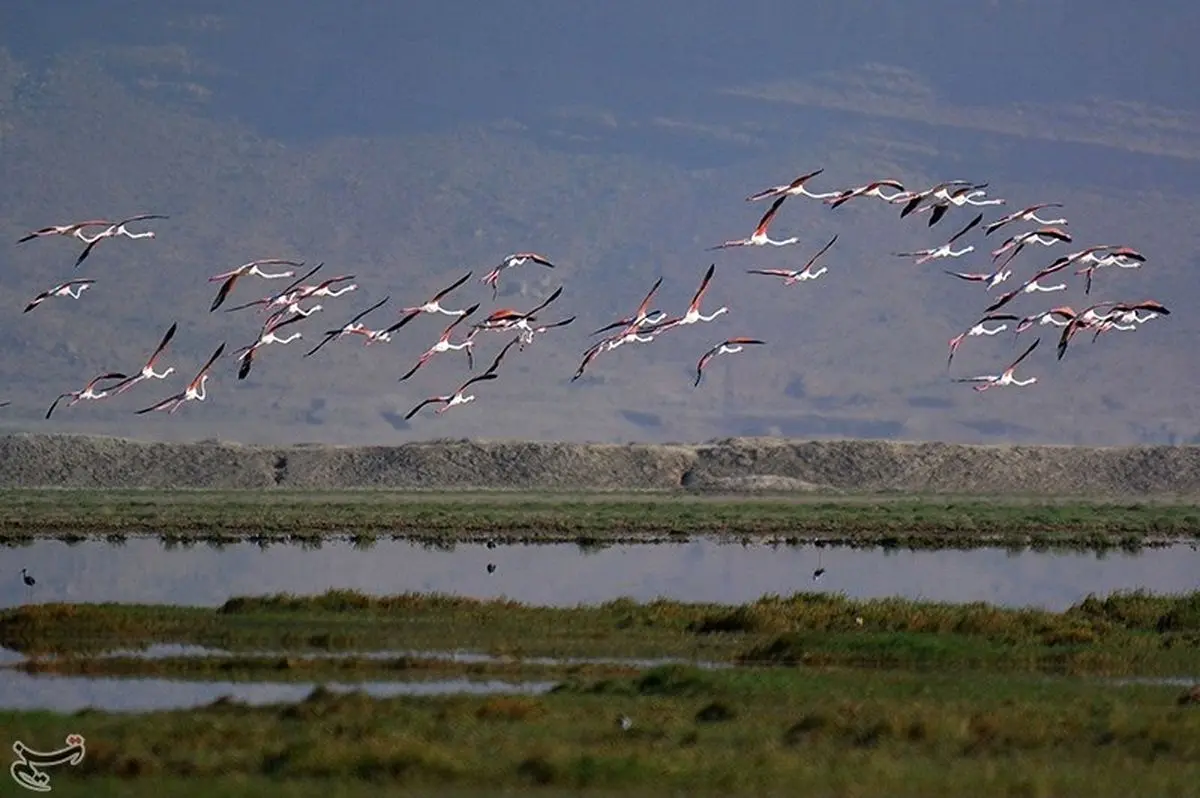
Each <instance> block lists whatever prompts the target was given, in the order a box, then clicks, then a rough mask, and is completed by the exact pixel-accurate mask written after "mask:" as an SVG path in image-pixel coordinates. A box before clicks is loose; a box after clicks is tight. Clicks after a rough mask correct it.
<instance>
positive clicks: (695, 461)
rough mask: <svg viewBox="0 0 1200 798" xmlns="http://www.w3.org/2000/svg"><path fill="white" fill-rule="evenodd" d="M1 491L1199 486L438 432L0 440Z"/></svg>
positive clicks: (1055, 467)
mask: <svg viewBox="0 0 1200 798" xmlns="http://www.w3.org/2000/svg"><path fill="white" fill-rule="evenodd" d="M0 487H6V488H12V487H64V488H220V489H238V488H246V489H271V488H311V489H343V488H398V489H404V488H422V489H462V488H478V489H496V490H572V491H581V490H582V491H586V490H626V491H629V490H678V489H681V488H686V489H691V490H703V491H716V492H737V491H746V490H773V491H780V490H782V491H797V492H811V491H836V492H842V491H847V492H858V493H879V492H903V493H958V494H979V495H1001V494H1007V495H1012V494H1029V495H1042V496H1068V495H1076V496H1078V495H1096V496H1106V497H1112V496H1154V495H1164V494H1172V495H1187V496H1200V447H1196V446H1187V447H1167V446H1162V447H1143V448H1138V447H1130V448H1112V449H1092V448H1085V447H1068V446H1060V447H1051V446H964V445H955V444H944V443H892V442H885V441H844V442H834V441H825V442H822V441H786V440H776V439H764V438H743V439H730V440H724V441H716V442H712V443H706V444H674V445H648V444H631V445H626V446H621V445H610V444H570V443H535V442H526V441H466V440H464V441H433V442H428V443H411V444H405V445H402V446H358V447H355V446H287V447H270V446H267V447H260V446H245V445H240V444H232V443H221V442H201V443H190V444H173V443H142V442H138V441H131V440H124V439H120V438H103V437H92V436H70V435H9V436H4V437H0Z"/></svg>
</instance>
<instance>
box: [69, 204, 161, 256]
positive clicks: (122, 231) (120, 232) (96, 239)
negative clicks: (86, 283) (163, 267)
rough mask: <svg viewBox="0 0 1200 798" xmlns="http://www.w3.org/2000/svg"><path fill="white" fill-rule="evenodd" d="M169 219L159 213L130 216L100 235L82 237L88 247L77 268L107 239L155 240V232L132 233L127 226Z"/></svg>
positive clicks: (111, 225) (82, 253)
mask: <svg viewBox="0 0 1200 798" xmlns="http://www.w3.org/2000/svg"><path fill="white" fill-rule="evenodd" d="M168 218H170V217H168V216H163V215H161V214H157V213H143V214H141V215H139V216H130V217H129V218H128V219H122V220H121V221H119V222H117V223H116V224H110V225H109V226H108V227H106V228H105V229H103V230H101V231H100V232H99V233H96V235H94V236H92V237H91V238H87V237H86V236H80V240H82V241H86V242H87V246H86V247H84V248H83V252H80V253H79V257H78V258H76V259H75V268H76V269H78V268H79V264H81V263H83V262H84V260H86V259H87V256H88V255H90V254H92V250H93V249H94V248H95V246H96V245H97V244H99V243H100V242H101V241H103V240H104V239H106V238H115V237H116V236H125V237H126V238H154V231H153V230H147V231H146V232H144V233H131V232H129V230H128V229H126V227H125V225H127V224H131V223H132V222H142V221H146V220H148V219H168Z"/></svg>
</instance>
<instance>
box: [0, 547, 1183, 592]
mask: <svg viewBox="0 0 1200 798" xmlns="http://www.w3.org/2000/svg"><path fill="white" fill-rule="evenodd" d="M0 563H2V565H0V569H2V573H0V606H15V605H18V604H22V603H27V602H48V601H72V602H99V601H113V602H137V603H147V604H158V603H165V604H184V605H197V606H216V605H220V604H221V603H223V602H224V601H225V600H226V599H228V598H230V597H232V596H245V595H261V594H264V593H276V592H287V593H296V594H311V593H320V592H323V591H326V590H329V589H332V588H344V589H354V590H359V591H362V592H364V593H371V594H395V593H402V592H405V591H418V592H431V591H436V592H441V593H450V594H456V595H463V596H472V597H476V598H494V597H499V596H506V597H508V598H510V599H514V600H517V601H522V602H527V603H533V604H540V605H548V606H564V605H575V604H580V603H585V604H593V603H598V602H603V601H608V600H610V599H614V598H619V597H629V598H633V599H636V600H641V601H644V600H650V599H653V598H656V597H665V598H671V599H678V600H682V601H705V602H720V603H743V602H746V601H752V600H754V599H757V598H759V597H760V596H762V595H763V594H767V593H779V594H785V595H786V594H790V593H794V592H797V591H805V590H819V591H832V592H839V593H845V594H846V595H848V596H851V597H859V598H873V597H885V596H903V597H907V598H924V599H930V600H936V601H951V602H968V601H986V602H990V603H994V604H999V605H1004V606H1037V607H1044V608H1048V609H1063V608H1065V607H1067V606H1069V605H1071V604H1073V603H1075V602H1077V601H1079V600H1080V599H1082V598H1083V597H1085V596H1086V595H1087V594H1088V593H1096V594H1101V595H1103V594H1108V593H1111V592H1114V591H1117V590H1133V589H1138V588H1143V589H1146V590H1151V591H1154V592H1185V591H1191V590H1196V589H1200V552H1197V551H1196V550H1194V549H1193V548H1192V547H1191V546H1190V545H1187V544H1180V545H1175V546H1170V547H1166V548H1159V549H1145V550H1143V551H1142V552H1140V553H1137V554H1131V553H1127V552H1119V551H1118V552H1110V553H1104V554H1097V553H1045V552H1035V551H1022V552H1007V551H1005V550H1002V549H973V550H968V551H960V550H936V551H928V550H925V551H909V550H886V549H882V548H875V549H851V548H830V547H827V548H824V549H818V548H816V547H813V546H784V545H779V546H773V545H770V544H740V543H722V542H719V541H716V540H713V539H710V538H702V539H697V540H691V541H688V542H686V543H678V544H631V545H624V546H612V547H609V548H604V549H599V550H584V549H581V548H580V547H578V546H576V545H574V544H542V545H509V546H504V545H502V546H497V547H496V548H494V549H488V548H487V547H486V546H485V545H483V544H461V545H458V546H455V547H454V548H453V549H437V548H426V547H423V546H421V545H420V544H417V543H413V542H411V541H399V540H396V541H393V540H382V541H379V542H378V543H377V544H376V545H374V546H372V547H370V548H356V547H355V546H354V545H352V544H351V543H348V542H344V541H333V542H328V543H325V544H324V545H322V546H321V547H320V548H318V549H309V548H304V547H301V546H294V545H279V546H272V547H270V548H267V549H265V550H264V549H260V548H259V547H258V546H255V545H253V544H250V543H244V544H243V543H239V544H233V545H228V546H225V547H223V548H215V547H211V546H208V545H205V544H202V543H201V544H197V545H195V546H193V547H190V548H186V547H174V548H168V547H166V546H164V545H163V544H162V543H160V542H159V541H158V540H157V539H155V538H131V539H130V540H129V541H128V542H127V543H126V544H125V545H123V546H114V545H111V544H108V543H105V542H103V541H85V542H82V543H78V544H76V545H67V544H65V543H61V542H59V541H55V540H43V541H37V542H34V543H32V544H30V545H28V546H24V547H20V548H8V549H3V550H0ZM488 563H493V564H495V566H496V569H495V571H494V572H493V573H488V572H487V570H486V566H487V565H488ZM22 567H26V568H28V569H29V571H30V573H32V574H33V575H35V576H36V577H37V580H38V582H37V584H36V585H35V586H34V587H33V588H26V587H25V586H24V585H23V584H22V582H21V574H20V570H21V568H22ZM818 567H822V568H824V569H825V574H824V576H823V577H822V579H821V580H820V581H814V580H813V578H812V575H813V571H814V570H815V569H817V568H818Z"/></svg>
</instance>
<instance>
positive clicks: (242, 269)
mask: <svg viewBox="0 0 1200 798" xmlns="http://www.w3.org/2000/svg"><path fill="white" fill-rule="evenodd" d="M303 265H304V262H303V261H294V260H285V259H283V258H263V259H261V260H252V261H250V262H249V263H243V264H242V265H241V266H238V267H237V268H236V269H234V270H233V271H228V272H222V273H221V274H214V275H213V276H212V277H209V278H208V281H209V282H210V283H215V282H216V281H217V280H224V281H225V282H223V283H221V287H220V288H219V289H218V290H217V296H216V298H215V299H213V302H212V306H211V307H210V308H209V309H208V311H209V313H211V312H213V311H214V310H216V309H217V308H219V307H221V303H223V302H224V301H225V298H226V297H228V296H229V292H230V291H232V290H233V286H234V284H235V283H236V282H237V281H238V278H239V277H246V276H247V275H253V276H255V277H261V278H263V279H264V280H278V279H280V278H281V277H295V276H296V272H294V271H292V270H291V269H287V270H286V271H282V272H264V271H263V270H262V269H260V268H259V266H296V267H300V266H303Z"/></svg>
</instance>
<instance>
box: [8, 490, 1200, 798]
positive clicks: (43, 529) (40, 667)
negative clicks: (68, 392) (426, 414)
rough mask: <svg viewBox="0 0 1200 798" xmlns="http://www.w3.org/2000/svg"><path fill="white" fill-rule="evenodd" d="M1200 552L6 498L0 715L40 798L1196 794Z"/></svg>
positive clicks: (1171, 538) (944, 516) (558, 513)
mask: <svg viewBox="0 0 1200 798" xmlns="http://www.w3.org/2000/svg"><path fill="white" fill-rule="evenodd" d="M1198 533H1200V509H1198V508H1197V507H1196V506H1195V505H1194V504H1192V503H1189V502H1188V501H1184V500H1180V499H1177V498H1158V499H1139V500H1137V501H1133V500H1120V501H1102V500H1097V499H1093V498H1065V499H1053V498H1047V497H1038V496H1009V497H984V498H981V497H972V496H948V495H938V496H932V495H883V496H879V495H876V496H866V495H862V496H858V495H850V494H843V495H837V496H831V495H823V494H822V495H811V494H788V495H784V494H767V493H763V494H755V495H738V496H728V495H720V496H718V495H709V494H697V493H686V492H683V493H681V492H660V493H652V492H648V493H631V492H625V493H554V492H545V493H536V494H527V493H515V492H503V491H495V492H486V491H463V492H445V491H441V492H432V491H430V492H414V491H410V492H404V493H397V492H384V491H370V490H365V491H341V492H333V491H324V492H322V491H297V490H291V489H278V490H271V491H262V492H251V491H227V490H222V491H158V490H145V491H142V490H119V491H92V490H44V489H39V490H11V491H0V541H2V542H3V543H5V544H7V547H6V548H3V549H0V557H3V558H4V562H5V564H6V565H11V566H12V567H10V568H9V570H10V571H12V572H13V573H14V574H16V572H17V571H19V569H20V567H28V568H29V571H30V573H32V574H35V575H36V576H37V582H36V584H35V585H32V586H26V585H23V584H21V582H20V575H19V574H16V576H15V577H12V576H10V577H9V578H8V579H6V580H5V581H4V583H3V584H2V585H0V728H3V729H5V730H6V731H9V730H12V731H11V734H12V736H13V737H14V739H20V740H23V741H26V742H27V743H30V744H31V745H32V744H35V743H41V744H42V745H43V746H45V745H49V744H52V743H53V742H55V741H60V740H61V739H62V738H63V737H64V736H65V735H66V734H70V733H79V734H82V735H84V736H85V738H86V739H87V755H86V757H85V758H84V760H83V761H82V762H81V763H80V764H79V765H78V766H77V767H71V768H62V769H59V770H56V771H55V772H54V774H53V780H54V791H55V792H56V793H59V794H62V795H76V794H79V795H83V794H86V795H89V796H95V795H101V796H103V795H122V796H135V797H136V796H141V795H152V794H153V795H160V794H164V793H166V794H171V795H184V796H189V795H197V796H200V795H204V796H241V795H246V796H249V795H256V796H257V795H263V794H271V795H292V796H307V795H317V794H318V793H319V794H320V796H321V798H330V796H365V795H368V794H370V795H377V794H379V792H380V790H381V789H383V790H386V792H387V793H388V794H399V795H423V796H436V797H437V798H450V797H451V796H464V798H465V796H468V795H470V796H478V795H491V794H496V793H498V792H500V793H504V792H512V791H521V790H528V789H532V788H536V794H538V795H542V796H559V795H568V794H570V795H579V794H584V795H595V796H602V795H612V794H620V795H633V796H639V795H644V796H660V795H671V794H680V793H685V794H689V795H692V794H695V795H730V794H739V795H741V794H746V795H793V794H795V789H796V784H797V783H803V784H804V785H805V791H806V792H807V793H810V794H820V795H882V794H886V795H901V796H903V795H914V796H915V795H931V794H961V793H965V792H968V791H970V792H971V793H972V794H975V795H979V796H990V795H1013V794H1021V795H1057V794H1087V795H1094V796H1108V795H1113V796H1116V795H1121V796H1125V795H1130V794H1170V795H1189V794H1195V793H1196V792H1197V788H1196V787H1195V785H1196V784H1200V765H1198V764H1196V763H1197V762H1200V706H1198V705H1197V701H1196V700H1194V699H1200V695H1194V693H1195V691H1189V688H1190V686H1191V685H1193V684H1195V683H1196V682H1200V667H1198V666H1197V663H1198V662H1200V656H1198V654H1200V592H1197V590H1198V589H1200V584H1198V582H1197V577H1196V574H1197V573H1200V554H1198V553H1197V552H1196V550H1195V546H1194V542H1195V539H1196V537H1197V535H1198ZM488 566H491V567H488ZM818 577H819V578H818ZM43 741H44V742H43ZM0 742H3V743H5V744H7V741H0ZM58 744H61V743H58Z"/></svg>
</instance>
